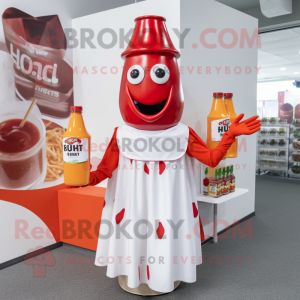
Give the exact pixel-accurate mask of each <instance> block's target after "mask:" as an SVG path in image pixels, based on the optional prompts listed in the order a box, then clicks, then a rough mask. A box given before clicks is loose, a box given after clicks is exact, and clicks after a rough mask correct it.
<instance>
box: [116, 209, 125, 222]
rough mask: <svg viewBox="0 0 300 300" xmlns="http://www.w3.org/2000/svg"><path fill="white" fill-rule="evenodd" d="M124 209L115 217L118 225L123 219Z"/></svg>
mask: <svg viewBox="0 0 300 300" xmlns="http://www.w3.org/2000/svg"><path fill="white" fill-rule="evenodd" d="M124 214H125V208H123V209H122V210H121V211H120V212H119V213H118V214H117V215H116V223H117V224H120V223H121V222H122V220H123V218H124Z"/></svg>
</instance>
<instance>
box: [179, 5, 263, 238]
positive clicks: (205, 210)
mask: <svg viewBox="0 0 300 300" xmlns="http://www.w3.org/2000/svg"><path fill="white" fill-rule="evenodd" d="M180 26H181V32H182V31H183V30H184V28H191V31H190V33H189V34H188V36H187V38H186V40H185V47H184V49H182V50H181V54H182V58H181V66H183V69H184V74H183V75H182V83H183V88H184V94H185V108H184V114H183V118H182V122H183V123H186V124H187V125H189V126H191V127H192V128H194V130H196V132H197V133H198V135H199V136H200V137H201V138H202V139H203V140H204V141H205V140H206V135H207V121H206V120H207V115H208V114H209V112H210V109H211V105H212V94H213V92H233V94H234V98H233V99H234V105H235V110H236V112H237V114H240V113H245V118H249V117H251V116H253V115H256V89H257V83H256V82H257V73H256V70H255V69H254V67H255V66H257V48H256V47H253V48H252V49H249V48H248V46H247V47H245V49H240V48H239V43H238V44H237V46H236V47H234V48H232V49H224V48H223V47H222V46H220V43H219V42H218V34H219V33H220V31H221V30H223V29H224V28H231V29H234V30H235V31H236V32H237V33H238V37H239V41H240V33H241V29H242V28H246V29H247V32H248V33H249V35H250V36H251V35H252V33H253V31H254V29H255V28H257V20H256V19H254V18H252V17H250V16H247V15H245V14H243V13H241V12H239V11H237V10H234V9H232V8H230V7H228V6H225V5H223V4H221V3H218V2H215V1H210V0H202V1H193V0H185V1H181V24H180ZM207 28H215V29H217V32H216V34H213V33H211V34H208V35H207V37H206V41H207V42H208V43H211V44H213V43H215V44H216V46H217V47H216V48H215V49H207V48H205V47H203V46H202V45H201V44H200V41H199V36H200V33H201V32H203V30H205V29H207ZM224 41H225V42H226V43H228V44H229V43H231V42H232V36H231V35H230V34H226V35H225V36H224ZM194 43H196V44H197V45H198V48H197V49H193V48H192V47H191V46H192V44H194ZM246 45H247V44H246ZM192 66H194V71H193V73H192V74H189V71H188V69H187V67H189V70H191V68H192ZM198 66H202V73H203V74H201V75H198V74H197V73H196V69H197V67H198ZM215 66H217V67H218V68H220V67H221V69H220V72H219V75H218V73H217V70H216V68H215ZM226 66H227V67H230V70H231V73H230V74H227V75H226V74H225V72H224V69H225V67H226ZM236 66H239V67H241V68H242V69H245V67H246V66H249V67H251V69H252V72H251V73H250V74H248V75H246V74H245V72H242V73H241V74H239V75H237V74H234V72H233V70H234V68H235V67H236ZM206 67H211V69H212V71H211V72H212V74H206V72H205V71H206ZM242 138H246V144H247V151H244V148H242V151H241V152H239V153H238V157H237V158H235V159H227V160H226V165H227V164H233V165H234V166H236V165H238V166H240V169H239V170H235V175H236V177H237V178H236V186H237V187H240V188H247V189H249V193H248V194H245V195H243V196H240V197H238V198H236V199H233V200H232V201H230V202H228V203H225V204H222V205H219V210H218V218H219V219H224V220H226V221H227V222H228V223H229V224H232V223H233V222H234V220H239V219H241V218H243V217H245V216H247V215H249V214H250V213H252V212H254V208H255V161H256V137H255V136H248V137H246V136H243V137H240V138H239V141H240V142H241V141H242ZM244 166H245V168H244ZM199 185H200V183H199V182H198V186H199ZM200 213H201V217H202V218H204V219H207V218H208V219H209V220H210V221H212V217H213V215H212V205H208V204H200ZM223 228H224V227H222V226H221V225H220V226H219V230H222V229H223ZM208 230H209V231H210V227H208V226H206V228H205V232H206V233H208Z"/></svg>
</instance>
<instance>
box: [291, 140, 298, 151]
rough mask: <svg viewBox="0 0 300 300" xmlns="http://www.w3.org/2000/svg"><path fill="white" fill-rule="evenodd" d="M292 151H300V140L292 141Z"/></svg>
mask: <svg viewBox="0 0 300 300" xmlns="http://www.w3.org/2000/svg"><path fill="white" fill-rule="evenodd" d="M290 149H291V150H292V151H295V150H296V151H297V150H300V139H294V140H292V142H291V144H290Z"/></svg>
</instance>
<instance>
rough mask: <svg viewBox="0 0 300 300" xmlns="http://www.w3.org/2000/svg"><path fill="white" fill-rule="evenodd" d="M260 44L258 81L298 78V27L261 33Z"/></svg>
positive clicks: (299, 46)
mask: <svg viewBox="0 0 300 300" xmlns="http://www.w3.org/2000/svg"><path fill="white" fill-rule="evenodd" d="M261 46H262V48H261V49H259V50H258V66H259V67H261V69H260V72H259V74H258V82H264V81H278V80H294V79H297V80H299V79H300V28H294V29H287V30H280V31H275V32H269V33H263V34H261ZM281 68H285V70H280V69H281ZM295 72H299V73H298V74H294V73H295Z"/></svg>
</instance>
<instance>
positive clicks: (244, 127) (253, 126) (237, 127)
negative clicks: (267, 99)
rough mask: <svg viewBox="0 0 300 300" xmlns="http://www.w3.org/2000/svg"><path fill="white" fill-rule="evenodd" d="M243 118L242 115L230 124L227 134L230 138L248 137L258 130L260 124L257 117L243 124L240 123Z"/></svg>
mask: <svg viewBox="0 0 300 300" xmlns="http://www.w3.org/2000/svg"><path fill="white" fill-rule="evenodd" d="M243 117H244V114H240V115H239V116H237V117H236V119H235V120H234V121H233V122H232V123H231V125H230V128H229V130H228V131H227V133H228V134H229V135H230V136H232V137H236V136H240V135H242V134H246V135H250V134H253V133H255V132H257V131H259V130H260V126H261V122H260V120H257V118H258V116H253V117H251V118H249V119H247V120H245V121H243V122H240V121H241V120H242V119H243Z"/></svg>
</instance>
